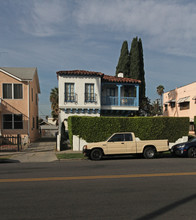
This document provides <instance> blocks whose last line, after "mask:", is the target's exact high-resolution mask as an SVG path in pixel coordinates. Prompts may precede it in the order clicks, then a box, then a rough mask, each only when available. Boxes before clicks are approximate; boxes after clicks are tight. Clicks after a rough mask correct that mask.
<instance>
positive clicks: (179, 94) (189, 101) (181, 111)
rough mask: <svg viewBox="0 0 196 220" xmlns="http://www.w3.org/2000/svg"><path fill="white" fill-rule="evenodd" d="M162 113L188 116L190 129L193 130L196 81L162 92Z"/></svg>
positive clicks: (195, 109)
mask: <svg viewBox="0 0 196 220" xmlns="http://www.w3.org/2000/svg"><path fill="white" fill-rule="evenodd" d="M163 115H164V116H171V117H189V118H190V125H191V126H190V130H191V131H193V121H194V116H196V82H193V83H190V84H188V85H185V86H182V87H179V88H176V89H173V90H171V91H169V92H165V93H164V94H163Z"/></svg>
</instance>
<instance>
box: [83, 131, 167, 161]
mask: <svg viewBox="0 0 196 220" xmlns="http://www.w3.org/2000/svg"><path fill="white" fill-rule="evenodd" d="M168 150H169V146H168V140H147V141H141V140H139V138H135V135H134V133H132V132H121V133H114V134H113V135H111V136H110V137H109V138H108V139H107V140H106V141H104V142H95V143H88V144H87V145H84V146H83V154H84V155H85V156H87V157H89V158H90V159H91V160H100V159H102V157H103V156H104V155H123V154H143V156H144V157H145V158H146V159H151V158H154V157H155V155H156V153H157V152H164V151H168Z"/></svg>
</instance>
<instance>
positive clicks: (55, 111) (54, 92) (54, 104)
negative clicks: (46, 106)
mask: <svg viewBox="0 0 196 220" xmlns="http://www.w3.org/2000/svg"><path fill="white" fill-rule="evenodd" d="M50 102H51V109H52V112H51V115H52V117H53V121H55V120H56V124H57V125H58V115H59V104H58V88H57V87H55V88H54V89H51V92H50Z"/></svg>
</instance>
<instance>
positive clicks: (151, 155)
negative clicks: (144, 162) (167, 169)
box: [143, 147, 156, 159]
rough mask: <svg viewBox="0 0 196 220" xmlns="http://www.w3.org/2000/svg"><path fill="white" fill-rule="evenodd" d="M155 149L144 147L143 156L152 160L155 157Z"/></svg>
mask: <svg viewBox="0 0 196 220" xmlns="http://www.w3.org/2000/svg"><path fill="white" fill-rule="evenodd" d="M155 153H156V151H155V149H154V148H153V147H146V148H145V149H144V152H143V155H144V158H146V159H153V158H154V157H155Z"/></svg>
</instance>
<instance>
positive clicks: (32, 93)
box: [31, 88, 33, 102]
mask: <svg viewBox="0 0 196 220" xmlns="http://www.w3.org/2000/svg"><path fill="white" fill-rule="evenodd" d="M31 99H32V102H33V88H31Z"/></svg>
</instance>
